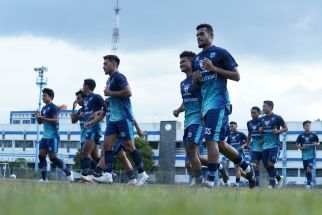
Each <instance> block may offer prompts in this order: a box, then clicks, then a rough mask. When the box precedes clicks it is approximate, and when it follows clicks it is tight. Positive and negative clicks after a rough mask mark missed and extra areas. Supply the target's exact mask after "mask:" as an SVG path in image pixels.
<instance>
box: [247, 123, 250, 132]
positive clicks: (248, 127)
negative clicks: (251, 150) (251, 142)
mask: <svg viewBox="0 0 322 215" xmlns="http://www.w3.org/2000/svg"><path fill="white" fill-rule="evenodd" d="M247 130H248V132H251V128H250V122H247Z"/></svg>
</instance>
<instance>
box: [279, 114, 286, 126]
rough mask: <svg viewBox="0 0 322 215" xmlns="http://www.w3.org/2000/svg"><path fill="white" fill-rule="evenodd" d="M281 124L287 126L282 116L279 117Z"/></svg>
mask: <svg viewBox="0 0 322 215" xmlns="http://www.w3.org/2000/svg"><path fill="white" fill-rule="evenodd" d="M278 121H279V124H280V126H282V127H283V126H285V121H284V119H283V118H282V117H281V116H279V120H278Z"/></svg>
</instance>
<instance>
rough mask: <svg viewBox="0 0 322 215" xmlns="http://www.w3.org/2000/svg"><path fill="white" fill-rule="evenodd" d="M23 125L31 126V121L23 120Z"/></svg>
mask: <svg viewBox="0 0 322 215" xmlns="http://www.w3.org/2000/svg"><path fill="white" fill-rule="evenodd" d="M22 124H30V120H22Z"/></svg>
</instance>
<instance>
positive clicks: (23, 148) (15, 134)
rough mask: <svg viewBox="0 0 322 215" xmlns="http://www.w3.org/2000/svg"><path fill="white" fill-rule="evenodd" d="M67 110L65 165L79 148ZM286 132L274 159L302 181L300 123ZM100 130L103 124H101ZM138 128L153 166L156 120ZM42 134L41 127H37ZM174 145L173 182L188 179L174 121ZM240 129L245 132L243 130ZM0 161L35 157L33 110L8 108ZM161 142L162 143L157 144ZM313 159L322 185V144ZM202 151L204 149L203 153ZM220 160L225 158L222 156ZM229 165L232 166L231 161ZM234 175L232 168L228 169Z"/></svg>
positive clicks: (63, 114)
mask: <svg viewBox="0 0 322 215" xmlns="http://www.w3.org/2000/svg"><path fill="white" fill-rule="evenodd" d="M70 113H71V110H61V111H60V116H59V117H60V130H59V133H60V137H61V145H60V148H59V154H58V156H59V157H60V158H62V159H64V161H65V163H66V164H69V165H73V164H74V160H73V158H74V157H75V155H76V153H77V150H78V149H79V148H80V143H79V136H80V128H79V124H71V120H70ZM287 124H288V127H289V131H288V132H287V133H285V134H283V135H281V137H280V138H281V141H282V142H283V144H281V154H280V157H279V159H278V162H277V165H276V167H277V170H278V171H279V172H280V174H282V175H284V176H285V178H286V179H287V182H288V183H292V184H303V183H304V182H305V172H304V171H303V165H302V161H301V152H300V151H298V150H297V149H296V146H295V141H296V138H297V136H298V135H299V134H300V133H301V132H302V131H303V128H302V122H287ZM102 127H103V130H105V125H104V123H103V126H102ZM140 127H141V128H142V130H144V131H146V133H147V140H148V141H149V145H150V146H151V148H152V149H153V153H154V161H155V165H156V166H158V165H159V146H160V123H141V124H140ZM40 128H41V129H40V135H42V126H40ZM175 129H176V140H174V141H173V142H174V144H175V145H176V147H175V148H176V152H175V155H176V156H175V181H176V182H183V181H187V180H188V176H187V174H186V169H185V167H184V163H185V150H184V146H183V143H182V136H183V130H182V128H181V123H180V122H176V128H175ZM312 130H313V131H314V132H316V133H317V134H318V136H319V138H320V139H322V122H320V121H316V122H313V123H312ZM240 131H242V132H245V133H247V131H246V130H245V129H240ZM0 134H1V137H0V163H8V162H14V161H15V160H16V159H17V158H24V159H25V160H26V161H27V162H28V163H29V165H30V166H33V165H34V163H35V159H36V150H35V145H36V139H37V124H36V120H35V115H34V112H33V111H12V112H10V123H9V124H0ZM161 144H162V143H161ZM317 149H318V150H317V159H316V163H315V166H316V171H315V172H314V174H315V175H316V183H317V184H322V146H319V147H318V148H317ZM205 154H206V152H205ZM220 159H221V160H225V158H224V157H223V156H221V157H220ZM230 167H231V168H233V165H232V163H231V164H230ZM230 173H231V175H234V171H233V169H231V170H230Z"/></svg>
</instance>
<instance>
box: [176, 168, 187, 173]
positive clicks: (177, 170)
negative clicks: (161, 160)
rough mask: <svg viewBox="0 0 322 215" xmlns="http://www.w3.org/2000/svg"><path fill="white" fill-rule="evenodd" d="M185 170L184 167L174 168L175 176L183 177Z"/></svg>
mask: <svg viewBox="0 0 322 215" xmlns="http://www.w3.org/2000/svg"><path fill="white" fill-rule="evenodd" d="M185 174H186V168H185V167H176V175H185Z"/></svg>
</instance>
